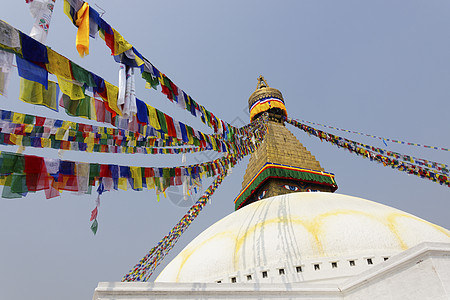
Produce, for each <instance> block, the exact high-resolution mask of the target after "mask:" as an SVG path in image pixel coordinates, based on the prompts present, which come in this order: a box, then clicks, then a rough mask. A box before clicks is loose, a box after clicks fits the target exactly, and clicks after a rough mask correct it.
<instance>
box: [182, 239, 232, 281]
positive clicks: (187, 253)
mask: <svg viewBox="0 0 450 300" xmlns="http://www.w3.org/2000/svg"><path fill="white" fill-rule="evenodd" d="M224 236H230V237H231V238H232V239H235V238H236V234H235V233H233V232H232V231H223V232H219V233H217V234H215V235H213V236H212V237H210V238H208V239H207V240H204V241H203V242H201V243H200V244H198V245H197V246H195V247H186V248H185V249H184V250H183V251H182V252H181V253H180V254H179V256H181V257H182V259H181V263H180V268H179V269H178V272H177V277H176V278H175V282H179V278H180V273H181V270H182V269H183V267H184V265H185V263H186V261H187V260H188V259H189V258H190V257H191V255H192V254H194V252H195V251H197V249H198V248H200V247H202V246H203V245H205V244H206V243H208V242H210V241H211V240H213V239H216V238H219V237H224Z"/></svg>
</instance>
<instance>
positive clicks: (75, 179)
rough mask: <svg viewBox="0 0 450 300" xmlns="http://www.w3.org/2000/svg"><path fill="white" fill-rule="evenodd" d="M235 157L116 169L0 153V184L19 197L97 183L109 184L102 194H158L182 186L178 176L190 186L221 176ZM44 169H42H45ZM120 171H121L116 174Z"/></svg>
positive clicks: (85, 190)
mask: <svg viewBox="0 0 450 300" xmlns="http://www.w3.org/2000/svg"><path fill="white" fill-rule="evenodd" d="M238 159H239V157H238V156H235V155H232V154H229V155H227V156H223V157H221V158H219V159H216V160H213V161H210V162H206V163H200V164H195V165H189V166H179V167H170V168H153V167H133V166H131V167H130V166H118V165H114V164H97V163H76V162H73V161H65V160H59V159H52V160H51V165H50V166H47V164H45V165H44V164H42V161H45V160H46V159H44V158H42V157H39V156H33V155H23V154H20V153H11V152H6V151H3V152H1V153H0V185H3V186H5V188H4V189H3V196H4V197H6V198H20V197H24V196H26V194H27V193H29V192H36V191H38V190H45V191H46V197H47V198H51V197H55V196H58V195H59V192H61V191H72V192H79V193H90V190H91V189H90V188H89V187H93V186H95V185H96V183H97V182H99V183H100V182H103V183H106V182H109V183H111V184H109V185H108V186H105V189H104V191H107V190H117V189H118V188H121V189H124V190H127V189H128V187H129V188H131V189H133V190H136V191H142V190H143V189H144V188H147V189H155V190H156V192H157V194H159V193H164V192H165V190H166V189H167V188H168V187H170V186H174V185H181V184H182V182H181V180H180V178H177V177H180V176H184V177H185V178H187V179H188V181H187V184H188V185H189V186H192V185H194V184H195V182H196V181H201V180H202V178H204V177H207V178H209V177H213V176H216V175H218V174H222V173H223V172H225V170H226V169H228V168H230V167H233V166H234V165H235V164H236V163H237V160H238ZM44 166H45V168H44ZM119 171H120V172H119Z"/></svg>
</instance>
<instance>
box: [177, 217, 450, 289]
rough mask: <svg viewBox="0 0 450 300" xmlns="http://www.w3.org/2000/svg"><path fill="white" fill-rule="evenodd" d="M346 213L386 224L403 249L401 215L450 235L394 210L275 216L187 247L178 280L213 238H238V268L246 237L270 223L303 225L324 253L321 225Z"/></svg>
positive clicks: (318, 249)
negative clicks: (239, 255) (188, 262)
mask: <svg viewBox="0 0 450 300" xmlns="http://www.w3.org/2000/svg"><path fill="white" fill-rule="evenodd" d="M344 214H345V215H361V216H365V217H368V218H371V219H373V220H375V221H377V222H379V223H382V224H384V225H385V226H386V227H387V228H388V229H389V230H390V231H391V232H392V234H394V235H395V237H396V238H397V239H398V241H399V244H400V247H401V248H402V249H403V250H405V249H408V248H409V247H408V246H407V245H406V243H405V242H404V241H403V240H402V238H401V236H400V233H399V232H398V229H397V224H396V219H397V218H399V217H404V218H409V219H413V220H416V221H420V222H422V223H425V224H427V225H430V226H432V227H433V228H435V229H436V230H438V231H440V232H441V233H443V234H445V235H446V236H448V237H450V232H449V231H448V230H446V229H444V228H442V227H440V226H438V225H435V224H433V223H430V222H427V221H425V220H423V219H420V218H418V217H416V216H413V215H410V214H406V213H401V212H393V213H390V214H388V215H386V214H385V213H384V214H383V215H380V216H377V215H374V214H370V213H367V212H363V211H357V210H346V209H340V210H334V211H330V212H326V213H323V214H320V215H318V216H315V217H313V218H312V219H309V220H307V219H306V218H305V219H300V218H293V217H292V216H291V217H290V219H287V218H273V219H269V220H263V221H262V222H259V223H257V224H255V225H253V226H252V227H250V228H248V229H247V230H246V231H245V233H244V234H243V235H242V236H236V233H235V232H233V231H224V232H220V233H217V234H215V235H213V236H211V237H210V238H208V239H207V240H204V241H203V242H201V243H200V244H199V245H197V246H195V247H190V248H186V249H185V250H183V251H182V252H181V253H180V254H179V255H180V256H181V257H182V261H181V264H180V267H179V270H178V273H177V277H176V282H179V276H180V273H181V270H182V269H183V267H184V265H185V263H186V261H187V260H188V259H189V258H190V257H191V255H192V254H193V253H194V252H195V251H196V250H197V249H199V248H200V247H202V246H203V245H205V244H206V243H208V242H210V241H211V240H213V239H216V238H220V237H225V236H228V237H230V238H232V239H235V240H236V246H235V253H234V256H233V265H234V268H235V269H237V268H238V263H239V257H238V252H239V251H240V249H241V247H242V246H243V245H244V243H245V241H246V239H247V238H248V237H249V235H251V234H253V233H254V232H255V231H257V230H258V229H261V228H263V227H264V226H266V225H269V224H275V223H295V224H299V225H301V226H303V227H304V228H305V229H306V230H307V231H308V232H309V233H310V234H311V235H312V237H313V239H314V241H315V246H316V248H317V252H318V254H319V255H324V249H323V245H322V242H321V239H320V235H321V234H322V228H321V227H322V225H323V223H324V221H325V220H326V219H327V218H328V217H332V216H338V215H344Z"/></svg>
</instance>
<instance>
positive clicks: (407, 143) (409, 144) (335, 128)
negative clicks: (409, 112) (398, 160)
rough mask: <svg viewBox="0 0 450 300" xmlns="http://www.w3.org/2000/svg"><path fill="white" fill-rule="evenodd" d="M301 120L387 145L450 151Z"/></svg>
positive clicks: (449, 149)
mask: <svg viewBox="0 0 450 300" xmlns="http://www.w3.org/2000/svg"><path fill="white" fill-rule="evenodd" d="M301 121H302V122H303V123H308V124H312V125H319V126H322V127H326V128H331V129H334V130H340V131H344V132H348V133H354V134H359V135H364V136H368V137H372V138H376V139H380V140H382V141H383V143H384V144H385V145H386V146H387V144H386V141H387V142H391V143H396V144H401V145H407V146H416V147H424V148H428V149H434V150H442V151H450V148H443V147H436V146H427V145H424V144H418V143H411V142H404V141H399V140H396V139H389V138H385V137H380V136H376V135H373V134H367V133H362V132H358V131H353V130H348V129H342V128H338V127H334V126H329V125H324V124H320V123H314V122H309V121H305V120H301Z"/></svg>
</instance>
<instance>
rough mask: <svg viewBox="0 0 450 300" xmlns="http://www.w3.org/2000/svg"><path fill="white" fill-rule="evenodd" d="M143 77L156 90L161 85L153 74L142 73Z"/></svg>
mask: <svg viewBox="0 0 450 300" xmlns="http://www.w3.org/2000/svg"><path fill="white" fill-rule="evenodd" d="M141 75H142V78H144V79H145V81H147V82H148V83H149V84H150V85H151V87H152V88H153V89H155V90H156V87H157V86H158V85H159V80H158V78H156V77H153V75H152V74H150V73H148V72H145V71H144V72H142V74H141Z"/></svg>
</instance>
